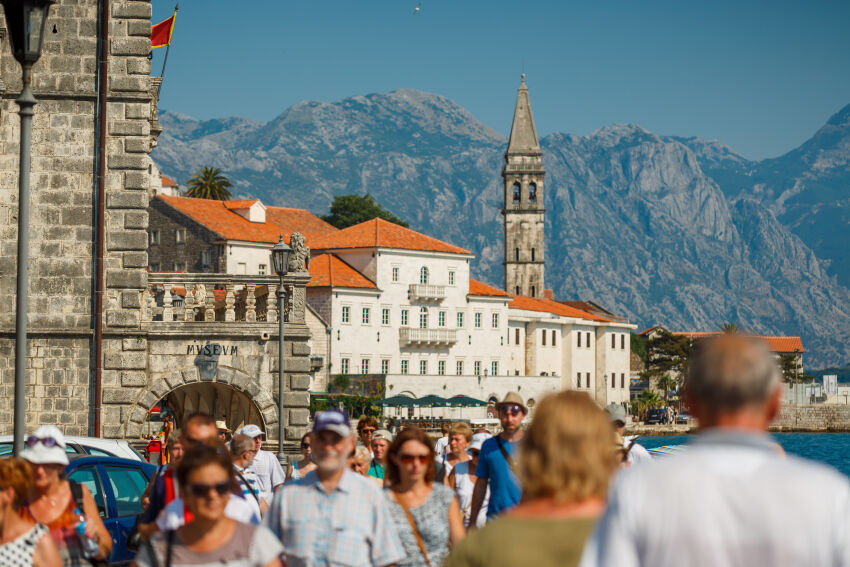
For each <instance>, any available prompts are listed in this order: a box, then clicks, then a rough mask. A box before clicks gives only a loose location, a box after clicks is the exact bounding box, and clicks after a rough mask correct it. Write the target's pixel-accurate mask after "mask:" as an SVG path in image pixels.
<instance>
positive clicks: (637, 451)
mask: <svg viewBox="0 0 850 567" xmlns="http://www.w3.org/2000/svg"><path fill="white" fill-rule="evenodd" d="M629 445H631V449H629ZM623 447H625V448H626V449H629V456H628V457H627V460H628V461H629V464H630V465H635V464H640V463H648V462H650V461H651V460H652V455H650V454H649V451H647V450H646V447H644V446H643V445H639V444H637V443H632V440H631V439H626V438H624V439H623Z"/></svg>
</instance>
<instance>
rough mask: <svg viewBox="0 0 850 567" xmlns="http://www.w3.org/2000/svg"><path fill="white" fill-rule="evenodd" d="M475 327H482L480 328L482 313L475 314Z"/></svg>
mask: <svg viewBox="0 0 850 567" xmlns="http://www.w3.org/2000/svg"><path fill="white" fill-rule="evenodd" d="M475 328H476V329H480V328H481V313H476V314H475Z"/></svg>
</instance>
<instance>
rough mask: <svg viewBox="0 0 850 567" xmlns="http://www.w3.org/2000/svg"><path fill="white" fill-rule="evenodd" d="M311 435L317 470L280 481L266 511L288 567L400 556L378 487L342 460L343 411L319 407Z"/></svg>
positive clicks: (348, 443) (349, 443) (346, 429)
mask: <svg viewBox="0 0 850 567" xmlns="http://www.w3.org/2000/svg"><path fill="white" fill-rule="evenodd" d="M311 440H312V445H313V446H312V450H313V453H312V458H313V462H315V463H316V467H317V468H316V470H314V471H311V472H309V473H308V474H307V475H306V476H304V478H300V479H298V480H295V481H293V482H290V483H288V484H286V485H284V487H283V489H281V490H280V491H278V493H277V494H275V497H274V501H273V502H272V506H271V508H270V509H269V512H268V514H266V517H265V525H266V527H268V528H269V529H270V530H271V531H272V532H274V534H275V535H277V537H278V538H279V539H280V541H281V542H282V543H283V548H284V555H283V560H284V561H285V563H286V565H287V567H314V566H317V565H322V566H325V565H328V566H336V565H356V566H373V567H386V566H388V565H394V564H395V563H397V562H398V561H401V560H402V559H404V557H405V552H404V548H403V547H402V544H401V540H400V539H399V536H398V534H397V533H396V531H395V527H394V525H393V522H392V518H391V517H390V512H389V509H388V507H387V504H386V499H385V498H383V496H382V494H381V489H380V487H378V486H377V485H376V484H375V483H374V482H371V481H370V480H369V479H367V478H366V477H364V476H361V475H359V474H357V473H355V472H353V471H351V470H350V469H349V468H348V467H347V466H346V461H347V459H348V456H349V455H350V454H351V452H352V451H353V449H354V438H353V437H352V435H351V425H350V422H349V420H348V416H347V415H346V414H345V413H343V412H341V411H338V410H327V411H322V412H318V413H317V414H316V416H315V419H314V421H313V433H312V435H311Z"/></svg>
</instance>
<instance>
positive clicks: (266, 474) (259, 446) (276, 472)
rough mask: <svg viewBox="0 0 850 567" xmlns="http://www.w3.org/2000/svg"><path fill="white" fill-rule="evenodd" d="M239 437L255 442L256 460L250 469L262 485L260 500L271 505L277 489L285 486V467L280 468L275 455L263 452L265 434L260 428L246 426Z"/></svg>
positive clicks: (251, 425) (252, 425) (240, 431)
mask: <svg viewBox="0 0 850 567" xmlns="http://www.w3.org/2000/svg"><path fill="white" fill-rule="evenodd" d="M237 433H238V434H239V435H247V436H248V437H250V438H251V439H253V440H254V451H256V453H255V454H254V460H253V462H252V463H251V466H250V467H249V469H250V470H251V472H253V473H254V474H256V475H257V480H258V482H259V484H260V498H262V499H263V500H265V501H266V503H267V504H271V501H272V496H274V491H275V490H277V487H279V486H282V485H283V481H284V480H286V474H284V472H283V467H282V466H280V461H278V460H277V457H276V456H275V455H274V453H270V452H269V451H264V450H263V437H265V435H266V434H265V433H263V430H262V429H260V428H259V426H257V425H254V424H253V423H252V424H250V425H246V426H245V427H243V428H242V429H240V430H239V431H238V432H237Z"/></svg>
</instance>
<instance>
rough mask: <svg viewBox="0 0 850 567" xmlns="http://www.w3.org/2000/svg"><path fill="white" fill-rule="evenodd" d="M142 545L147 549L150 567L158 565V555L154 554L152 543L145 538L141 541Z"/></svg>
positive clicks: (154, 549)
mask: <svg viewBox="0 0 850 567" xmlns="http://www.w3.org/2000/svg"><path fill="white" fill-rule="evenodd" d="M142 545H144V546H145V549H147V551H148V555H149V556H150V558H151V567H160V565H159V555H157V554H156V548H155V547H154V546H153V543H152V542H151V540H150V539H146V540H144V541H143V542H142Z"/></svg>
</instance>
